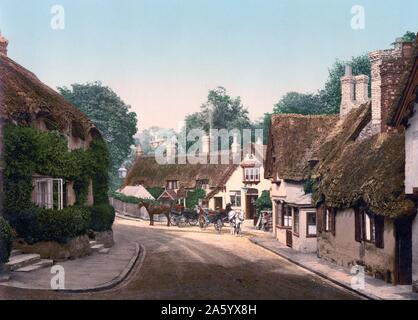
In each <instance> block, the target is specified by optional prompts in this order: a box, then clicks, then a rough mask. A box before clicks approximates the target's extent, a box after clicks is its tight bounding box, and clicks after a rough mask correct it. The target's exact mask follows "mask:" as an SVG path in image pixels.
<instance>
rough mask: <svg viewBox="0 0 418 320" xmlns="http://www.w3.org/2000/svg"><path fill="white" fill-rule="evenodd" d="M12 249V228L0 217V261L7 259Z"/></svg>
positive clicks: (3, 261)
mask: <svg viewBox="0 0 418 320" xmlns="http://www.w3.org/2000/svg"><path fill="white" fill-rule="evenodd" d="M11 250H12V228H11V227H10V225H9V224H8V223H7V221H6V220H4V219H3V218H0V263H5V262H7V261H9V256H10V251H11Z"/></svg>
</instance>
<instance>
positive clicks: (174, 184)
mask: <svg viewBox="0 0 418 320" xmlns="http://www.w3.org/2000/svg"><path fill="white" fill-rule="evenodd" d="M167 189H169V190H176V189H178V181H177V180H168V181H167Z"/></svg>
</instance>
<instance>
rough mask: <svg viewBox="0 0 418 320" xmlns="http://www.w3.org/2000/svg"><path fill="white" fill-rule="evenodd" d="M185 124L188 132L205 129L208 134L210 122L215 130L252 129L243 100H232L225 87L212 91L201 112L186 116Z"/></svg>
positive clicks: (237, 98)
mask: <svg viewBox="0 0 418 320" xmlns="http://www.w3.org/2000/svg"><path fill="white" fill-rule="evenodd" d="M185 122H186V129H187V131H190V130H191V129H203V130H205V131H206V132H208V130H209V124H210V122H212V128H214V129H228V130H231V129H245V128H251V121H250V118H249V117H248V110H247V109H246V108H245V107H244V106H243V105H242V103H241V98H240V97H236V98H232V97H231V96H229V95H228V94H227V93H226V90H225V88H223V87H217V88H215V89H213V90H210V91H209V94H208V98H207V101H206V102H205V103H204V104H203V105H202V106H201V107H200V111H199V112H195V113H192V114H190V115H188V116H186V119H185Z"/></svg>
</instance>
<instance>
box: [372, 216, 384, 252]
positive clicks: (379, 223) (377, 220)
mask: <svg viewBox="0 0 418 320" xmlns="http://www.w3.org/2000/svg"><path fill="white" fill-rule="evenodd" d="M374 227H375V244H376V247H377V248H381V249H383V248H384V246H385V244H384V241H383V231H384V229H385V218H384V217H383V216H378V215H375V216H374Z"/></svg>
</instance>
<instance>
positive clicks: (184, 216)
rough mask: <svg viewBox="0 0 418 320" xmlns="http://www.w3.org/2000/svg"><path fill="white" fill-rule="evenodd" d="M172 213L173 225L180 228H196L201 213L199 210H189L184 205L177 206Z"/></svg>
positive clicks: (171, 220)
mask: <svg viewBox="0 0 418 320" xmlns="http://www.w3.org/2000/svg"><path fill="white" fill-rule="evenodd" d="M170 213H171V216H170V222H171V224H172V225H174V226H178V227H180V228H182V227H185V226H187V225H190V226H196V225H197V223H198V222H199V213H198V212H197V210H192V209H187V208H185V207H184V206H182V205H175V206H174V208H172V209H171V212H170Z"/></svg>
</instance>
